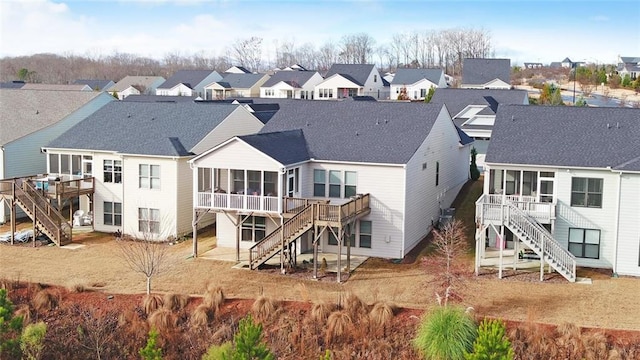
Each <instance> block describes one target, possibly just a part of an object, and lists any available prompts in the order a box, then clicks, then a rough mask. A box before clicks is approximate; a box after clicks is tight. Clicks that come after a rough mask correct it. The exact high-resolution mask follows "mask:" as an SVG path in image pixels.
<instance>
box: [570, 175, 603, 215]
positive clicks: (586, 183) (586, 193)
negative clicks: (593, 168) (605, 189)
mask: <svg viewBox="0 0 640 360" xmlns="http://www.w3.org/2000/svg"><path fill="white" fill-rule="evenodd" d="M602 183H603V180H602V179H594V178H580V177H574V178H572V179H571V206H579V207H593V208H601V207H602Z"/></svg>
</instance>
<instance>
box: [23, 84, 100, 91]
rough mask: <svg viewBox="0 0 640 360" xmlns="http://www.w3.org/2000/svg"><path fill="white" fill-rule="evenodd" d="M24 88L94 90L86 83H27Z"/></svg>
mask: <svg viewBox="0 0 640 360" xmlns="http://www.w3.org/2000/svg"><path fill="white" fill-rule="evenodd" d="M21 89H22V90H53V91H93V89H92V88H89V86H87V85H86V84H34V83H26V84H24V86H23V87H22V88H21Z"/></svg>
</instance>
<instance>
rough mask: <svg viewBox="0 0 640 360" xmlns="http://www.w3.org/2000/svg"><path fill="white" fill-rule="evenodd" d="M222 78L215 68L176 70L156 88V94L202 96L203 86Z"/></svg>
mask: <svg viewBox="0 0 640 360" xmlns="http://www.w3.org/2000/svg"><path fill="white" fill-rule="evenodd" d="M220 80H222V76H221V75H220V74H218V72H217V71H215V70H178V71H176V73H175V74H173V76H171V77H169V78H168V79H167V80H166V81H165V82H164V83H162V85H160V86H158V88H157V89H156V95H162V96H196V97H200V98H204V87H205V86H207V85H209V84H211V83H212V82H216V81H220Z"/></svg>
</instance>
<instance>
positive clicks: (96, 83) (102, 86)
mask: <svg viewBox="0 0 640 360" xmlns="http://www.w3.org/2000/svg"><path fill="white" fill-rule="evenodd" d="M73 83H74V84H81V85H88V86H89V87H90V88H92V89H93V90H94V91H106V89H108V88H110V87H112V86H113V85H115V83H114V82H113V81H111V80H91V79H79V80H76V81H74V82H73Z"/></svg>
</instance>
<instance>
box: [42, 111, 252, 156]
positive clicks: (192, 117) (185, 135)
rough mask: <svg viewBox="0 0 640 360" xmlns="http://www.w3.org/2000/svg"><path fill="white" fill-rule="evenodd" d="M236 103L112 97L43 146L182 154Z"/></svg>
mask: <svg viewBox="0 0 640 360" xmlns="http://www.w3.org/2000/svg"><path fill="white" fill-rule="evenodd" d="M238 106H239V105H229V104H214V103H207V102H183V103H158V102H124V101H117V102H112V103H109V104H107V105H105V106H104V107H103V108H101V109H100V110H98V111H96V112H95V113H94V114H93V115H91V116H89V117H88V118H86V119H85V120H84V121H82V122H80V123H78V124H77V125H76V126H74V127H72V128H71V129H69V131H67V132H66V133H64V134H62V135H61V136H60V137H58V138H57V139H55V140H53V141H52V142H51V143H50V144H49V146H48V147H52V148H65V149H84V150H104V151H116V152H120V153H125V154H140V155H160V156H187V155H190V153H189V152H190V151H191V149H192V148H193V147H194V146H195V145H196V144H197V143H198V142H200V141H201V140H202V139H203V138H204V137H205V136H206V135H207V134H208V133H209V132H211V130H213V129H214V128H215V127H216V126H218V124H220V123H221V122H222V121H223V120H224V119H226V118H227V116H229V114H231V113H232V112H233V111H234V110H236V109H237V107H238ZM177 144H180V145H181V146H176V145H177Z"/></svg>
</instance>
